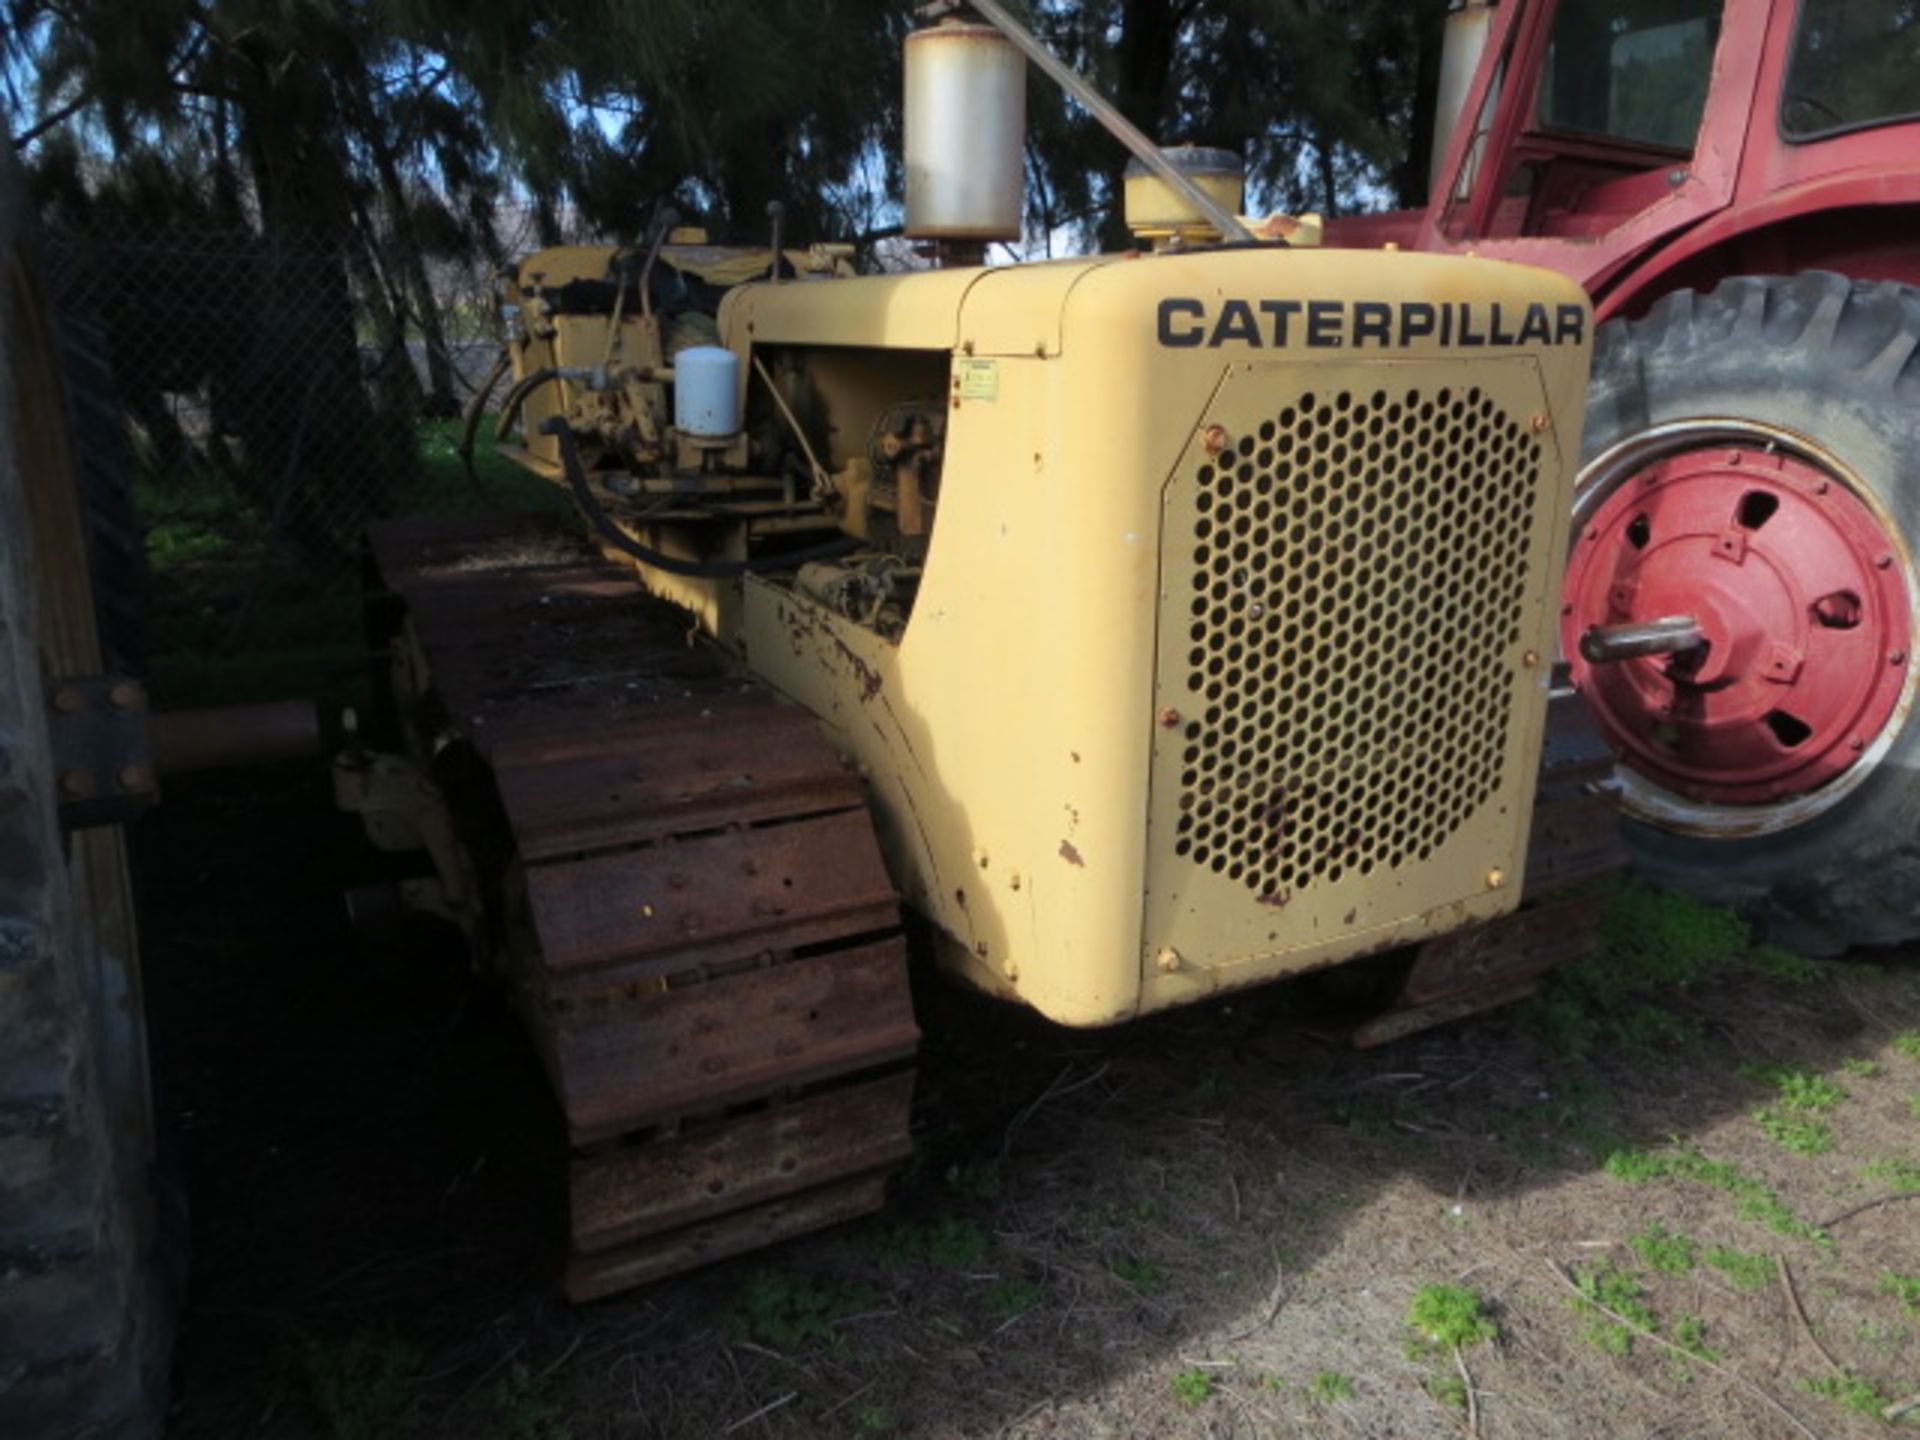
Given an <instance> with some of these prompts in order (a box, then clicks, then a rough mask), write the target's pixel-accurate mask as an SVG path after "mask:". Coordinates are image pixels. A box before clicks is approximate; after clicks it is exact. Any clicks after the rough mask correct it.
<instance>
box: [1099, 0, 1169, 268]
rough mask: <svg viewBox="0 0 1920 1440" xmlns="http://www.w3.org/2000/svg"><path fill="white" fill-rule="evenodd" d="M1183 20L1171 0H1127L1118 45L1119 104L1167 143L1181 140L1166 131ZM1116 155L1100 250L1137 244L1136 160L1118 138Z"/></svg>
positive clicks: (1108, 169) (1109, 168)
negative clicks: (1131, 163) (1130, 164)
mask: <svg viewBox="0 0 1920 1440" xmlns="http://www.w3.org/2000/svg"><path fill="white" fill-rule="evenodd" d="M1178 30H1179V24H1178V22H1177V20H1176V19H1175V17H1174V13H1173V5H1172V4H1171V3H1170V0H1123V3H1122V5H1121V10H1120V43H1119V44H1118V45H1117V46H1116V47H1115V48H1114V67H1115V81H1114V94H1113V103H1114V104H1115V105H1117V106H1119V107H1120V113H1121V114H1123V115H1125V116H1126V117H1127V118H1128V119H1129V120H1131V121H1132V122H1133V123H1134V124H1135V125H1138V126H1139V127H1140V128H1141V129H1142V130H1143V131H1145V132H1146V134H1147V138H1148V139H1150V140H1152V141H1154V142H1155V143H1156V144H1160V145H1165V144H1169V143H1171V142H1172V141H1175V140H1177V139H1179V138H1180V137H1178V136H1168V135H1162V134H1161V133H1160V127H1161V124H1162V122H1163V120H1164V119H1165V117H1166V103H1167V88H1168V84H1169V82H1170V81H1171V80H1172V78H1173V49H1174V39H1175V36H1176V34H1177V32H1178ZM1108 148H1109V151H1110V153H1111V155H1112V158H1111V159H1110V160H1109V161H1108V163H1107V165H1106V166H1105V171H1104V173H1105V175H1106V181H1107V213H1106V215H1105V216H1104V217H1103V218H1102V220H1101V223H1100V248H1101V249H1103V250H1124V249H1126V248H1127V247H1128V246H1129V245H1131V244H1132V243H1133V237H1132V234H1131V233H1130V232H1129V231H1128V229H1127V213H1126V204H1125V197H1126V173H1127V161H1128V160H1129V159H1130V158H1132V157H1131V156H1129V155H1128V154H1127V152H1126V150H1125V149H1124V148H1123V147H1122V146H1121V144H1120V142H1119V141H1117V140H1114V141H1110V142H1108Z"/></svg>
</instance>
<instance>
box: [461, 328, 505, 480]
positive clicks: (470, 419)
mask: <svg viewBox="0 0 1920 1440" xmlns="http://www.w3.org/2000/svg"><path fill="white" fill-rule="evenodd" d="M512 363H513V356H512V355H511V354H509V353H508V351H507V348H506V347H505V346H504V345H503V346H501V347H500V358H499V359H497V360H495V361H494V362H493V369H492V370H490V371H489V372H488V373H487V379H486V383H485V384H483V385H482V386H481V387H480V388H479V389H478V390H476V391H474V392H473V399H472V400H471V401H469V402H468V404H467V413H466V415H465V416H464V417H462V419H463V421H464V423H463V424H462V425H461V427H460V467H461V468H462V469H463V470H465V471H466V472H467V479H468V480H470V481H472V482H473V485H474V488H476V489H478V488H479V485H480V477H479V476H478V475H476V474H475V473H474V469H473V437H474V436H475V435H477V434H478V433H479V431H480V417H481V416H482V415H484V414H486V413H487V401H488V400H490V399H491V398H492V397H493V389H494V387H495V386H496V385H498V384H499V383H500V377H501V376H503V375H505V374H506V373H507V367H508V366H509V365H511V364H512Z"/></svg>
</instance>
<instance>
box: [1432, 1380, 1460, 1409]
mask: <svg viewBox="0 0 1920 1440" xmlns="http://www.w3.org/2000/svg"><path fill="white" fill-rule="evenodd" d="M1427 1393H1428V1394H1429V1395H1431V1396H1433V1398H1434V1399H1436V1400H1438V1401H1439V1402H1440V1403H1441V1404H1442V1405H1445V1406H1446V1407H1447V1408H1448V1409H1450V1410H1465V1409H1466V1408H1467V1382H1466V1381H1464V1380H1462V1379H1461V1378H1460V1377H1459V1376H1458V1375H1436V1376H1434V1377H1433V1378H1432V1379H1431V1380H1429V1381H1427Z"/></svg>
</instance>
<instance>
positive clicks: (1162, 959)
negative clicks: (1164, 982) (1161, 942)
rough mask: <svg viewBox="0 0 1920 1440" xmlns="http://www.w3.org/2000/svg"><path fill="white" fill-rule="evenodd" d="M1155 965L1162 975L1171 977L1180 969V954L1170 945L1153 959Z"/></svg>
mask: <svg viewBox="0 0 1920 1440" xmlns="http://www.w3.org/2000/svg"><path fill="white" fill-rule="evenodd" d="M1153 963H1154V964H1155V965H1157V966H1159V967H1160V972H1161V973H1162V974H1164V975H1171V974H1172V973H1173V972H1174V971H1176V970H1178V969H1179V968H1180V952H1179V951H1178V950H1176V949H1174V948H1173V947H1172V946H1171V945H1168V946H1166V947H1164V948H1163V949H1162V950H1161V951H1160V953H1159V954H1158V955H1156V956H1154V957H1153Z"/></svg>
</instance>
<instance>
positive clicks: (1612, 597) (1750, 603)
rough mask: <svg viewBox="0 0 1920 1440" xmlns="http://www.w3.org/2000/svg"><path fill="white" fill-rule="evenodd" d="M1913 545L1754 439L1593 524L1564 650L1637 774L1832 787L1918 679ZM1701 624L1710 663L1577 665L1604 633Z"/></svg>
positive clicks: (1788, 790) (1721, 795)
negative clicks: (1597, 633) (1637, 623)
mask: <svg viewBox="0 0 1920 1440" xmlns="http://www.w3.org/2000/svg"><path fill="white" fill-rule="evenodd" d="M1903 556H1904V551H1903V550H1902V548H1901V547H1900V546H1899V545H1898V543H1897V542H1896V541H1895V540H1894V538H1893V537H1891V536H1890V535H1889V534H1888V533H1887V531H1886V529H1885V527H1883V526H1882V525H1881V523H1880V521H1879V519H1878V518H1877V517H1876V516H1875V514H1874V513H1873V511H1872V510H1870V509H1869V508H1868V507H1867V505H1866V504H1865V503H1864V502H1863V501H1862V500H1861V499H1860V498H1859V497H1858V496H1857V495H1855V494H1854V493H1853V492H1852V491H1851V490H1850V489H1848V488H1847V486H1846V485H1845V484H1843V483H1842V482H1840V481H1839V480H1837V479H1835V478H1834V477H1833V476H1832V475H1830V474H1829V473H1828V472H1827V471H1826V470H1824V469H1823V468H1821V467H1820V466H1818V465H1816V464H1814V463H1812V462H1810V461H1808V460H1805V459H1802V458H1800V457H1798V456H1795V455H1792V454H1789V453H1786V452H1784V451H1781V450H1776V449H1773V448H1772V447H1769V446H1763V445H1759V444H1754V443H1748V442H1745V441H1740V442H1735V443H1731V444H1723V445H1716V446H1713V447H1712V448H1701V449H1695V450H1689V451H1685V452H1682V453H1679V454H1674V455H1668V456H1666V457H1663V458H1660V459H1656V460H1652V461H1650V462H1648V463H1647V464H1645V465H1643V466H1642V467H1641V468H1639V469H1638V470H1636V471H1634V472H1632V473H1631V474H1629V475H1628V476H1626V477H1625V478H1624V479H1623V480H1622V482H1621V483H1620V484H1619V485H1618V486H1617V487H1616V488H1615V489H1614V490H1613V491H1612V493H1610V494H1608V495H1607V496H1606V497H1605V498H1604V499H1603V500H1602V501H1601V503H1600V504H1599V506H1598V508H1597V509H1595V510H1594V511H1593V513H1592V514H1591V515H1590V516H1589V517H1588V519H1587V521H1586V524H1585V525H1584V527H1583V528H1582V530H1581V532H1580V534H1579V535H1578V536H1577V537H1576V539H1575V542H1574V547H1573V553H1572V555H1571V556H1570V557H1569V559H1568V564H1567V580H1566V588H1565V592H1564V603H1563V605H1562V607H1561V644H1562V650H1563V653H1565V654H1566V655H1567V656H1568V657H1569V658H1570V660H1571V663H1572V665H1573V670H1574V678H1575V680H1576V682H1577V683H1578V684H1579V685H1580V687H1581V688H1582V689H1583V690H1584V691H1585V692H1586V694H1587V696H1588V698H1589V699H1590V700H1591V702H1592V703H1593V706H1594V709H1595V711H1596V712H1597V713H1598V715H1599V717H1600V721H1601V723H1602V725H1603V726H1604V727H1605V728H1606V730H1607V732H1608V734H1609V736H1610V738H1611V739H1612V741H1613V743H1614V745H1615V747H1616V748H1617V749H1618V750H1619V751H1620V753H1621V754H1622V756H1623V757H1624V758H1625V760H1626V762H1627V763H1628V765H1630V766H1631V767H1632V768H1633V769H1634V770H1636V771H1638V772H1639V773H1640V774H1641V775H1644V776H1645V777H1647V778H1648V779H1650V780H1652V781H1654V782H1656V783H1657V784H1659V785H1662V786H1664V787H1666V788H1667V789H1669V790H1671V791H1675V792H1677V793H1678V794H1680V795H1684V796H1687V797H1688V798H1690V799H1695V800H1701V801H1706V802H1710V803H1713V804H1722V805H1758V804H1767V803H1770V802H1775V801H1781V800H1787V799H1790V798H1793V797H1796V796H1800V795H1804V794H1807V793H1809V792H1811V791H1813V790H1817V789H1819V788H1820V787H1821V786H1824V785H1826V784H1828V783H1830V782H1831V781H1832V780H1834V779H1835V778H1836V777H1837V776H1839V775H1841V774H1842V773H1844V772H1845V771H1846V770H1848V769H1849V768H1850V767H1852V766H1853V765H1855V764H1856V763H1857V762H1859V761H1860V759H1861V758H1862V756H1863V755H1865V754H1866V753H1867V752H1868V751H1869V749H1870V748H1871V747H1872V745H1873V743H1874V741H1875V740H1876V738H1878V737H1879V735H1880V734H1881V732H1882V731H1884V730H1885V729H1886V728H1887V725H1888V722H1889V721H1890V720H1891V719H1892V717H1893V715H1894V712H1895V710H1896V708H1897V707H1898V705H1899V702H1900V697H1901V693H1902V691H1903V689H1904V687H1905V684H1906V679H1907V669H1908V667H1907V652H1908V649H1909V629H1910V606H1909V598H1908V594H1907V584H1906V579H1905V569H1906V566H1905V564H1904V559H1903ZM1666 615H1693V616H1694V617H1695V618H1696V619H1698V620H1699V621H1700V623H1701V628H1702V630H1703V632H1704V634H1705V636H1706V640H1707V646H1706V649H1705V652H1704V654H1703V655H1689V656H1683V657H1674V656H1650V657H1647V658H1643V659H1638V660H1629V661H1624V662H1620V663H1617V664H1610V665H1592V664H1590V663H1588V662H1587V661H1586V660H1584V659H1582V658H1580V655H1579V647H1578V643H1577V642H1578V640H1579V637H1580V634H1581V632H1582V631H1584V630H1585V629H1586V628H1587V627H1588V626H1591V625H1613V624H1620V623H1623V622H1625V621H1628V620H1649V619H1654V618H1658V617H1660V616H1666Z"/></svg>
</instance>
